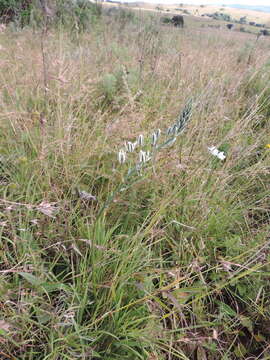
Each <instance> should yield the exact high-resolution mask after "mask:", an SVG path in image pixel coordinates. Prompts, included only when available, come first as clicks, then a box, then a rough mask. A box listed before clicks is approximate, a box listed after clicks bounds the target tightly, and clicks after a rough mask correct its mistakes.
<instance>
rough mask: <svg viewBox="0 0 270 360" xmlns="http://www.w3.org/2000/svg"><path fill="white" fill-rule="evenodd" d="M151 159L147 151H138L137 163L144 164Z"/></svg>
mask: <svg viewBox="0 0 270 360" xmlns="http://www.w3.org/2000/svg"><path fill="white" fill-rule="evenodd" d="M150 159H151V156H150V152H149V151H147V152H146V151H142V150H141V151H140V152H139V161H140V163H146V162H147V161H149V160H150Z"/></svg>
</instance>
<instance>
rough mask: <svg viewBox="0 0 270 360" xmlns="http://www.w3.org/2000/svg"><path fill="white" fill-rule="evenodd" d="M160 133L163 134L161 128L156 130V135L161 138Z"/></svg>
mask: <svg viewBox="0 0 270 360" xmlns="http://www.w3.org/2000/svg"><path fill="white" fill-rule="evenodd" d="M160 135H161V130H160V129H157V131H156V136H157V138H159V137H160Z"/></svg>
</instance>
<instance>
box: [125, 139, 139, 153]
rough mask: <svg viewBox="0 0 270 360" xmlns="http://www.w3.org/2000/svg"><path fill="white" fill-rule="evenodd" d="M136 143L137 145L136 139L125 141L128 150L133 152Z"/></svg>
mask: <svg viewBox="0 0 270 360" xmlns="http://www.w3.org/2000/svg"><path fill="white" fill-rule="evenodd" d="M136 145H137V141H135V142H134V143H132V142H130V141H128V142H127V143H125V147H126V150H127V151H128V152H133V151H134V150H135V147H136Z"/></svg>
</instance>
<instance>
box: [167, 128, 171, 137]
mask: <svg viewBox="0 0 270 360" xmlns="http://www.w3.org/2000/svg"><path fill="white" fill-rule="evenodd" d="M171 132H172V126H169V127H168V130H167V135H170V134H171Z"/></svg>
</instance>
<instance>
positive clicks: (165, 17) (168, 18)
mask: <svg viewBox="0 0 270 360" xmlns="http://www.w3.org/2000/svg"><path fill="white" fill-rule="evenodd" d="M160 21H161V22H162V24H171V22H172V20H171V18H170V17H168V16H163V17H162V18H161V19H160Z"/></svg>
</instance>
